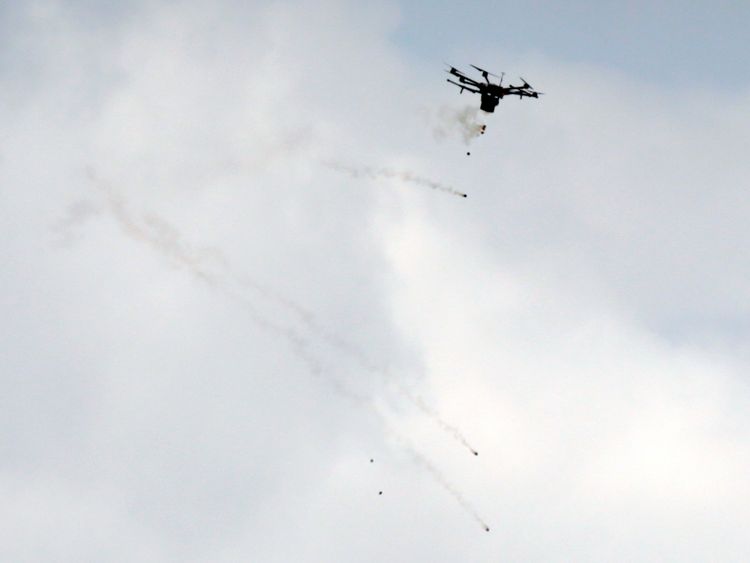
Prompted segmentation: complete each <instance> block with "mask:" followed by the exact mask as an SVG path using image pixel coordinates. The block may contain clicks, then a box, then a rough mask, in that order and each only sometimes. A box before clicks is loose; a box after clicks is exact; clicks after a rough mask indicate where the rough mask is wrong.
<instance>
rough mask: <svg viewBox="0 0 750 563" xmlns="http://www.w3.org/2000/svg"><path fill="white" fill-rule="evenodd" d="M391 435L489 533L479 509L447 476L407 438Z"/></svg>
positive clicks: (396, 434) (395, 434)
mask: <svg viewBox="0 0 750 563" xmlns="http://www.w3.org/2000/svg"><path fill="white" fill-rule="evenodd" d="M391 433H392V434H393V435H394V436H395V437H396V439H397V440H398V442H400V444H401V445H402V446H403V447H404V449H405V450H406V451H407V452H409V454H410V455H411V457H412V459H413V460H414V461H415V462H416V464H417V465H418V466H420V467H422V468H423V469H425V470H427V472H428V473H429V474H430V475H431V476H432V478H433V479H435V481H436V482H437V483H438V484H439V485H440V486H441V487H443V489H445V490H446V491H447V492H448V493H450V495H451V496H452V497H453V498H454V499H456V502H458V504H460V505H461V508H463V509H464V510H465V511H466V512H467V513H468V514H469V515H470V516H471V517H472V518H473V519H474V520H475V521H476V522H477V523H478V524H479V525H480V526H482V529H483V530H484V531H485V532H489V531H490V527H489V526H488V525H487V522H485V520H484V518H482V517H481V516H480V515H479V512H477V509H476V508H474V506H473V505H472V504H471V503H470V502H469V501H468V500H466V498H465V497H464V495H463V494H461V491H459V490H458V488H456V486H455V485H454V484H453V483H451V482H450V481H448V479H447V478H446V477H445V475H443V474H442V472H441V471H440V470H439V469H438V468H437V467H435V466H434V465H433V464H432V463H430V461H429V460H428V459H427V458H426V457H425V456H424V455H422V454H421V453H419V451H417V449H416V448H414V446H413V445H412V444H411V443H410V442H409V441H408V440H407V439H406V438H404V437H403V436H401V435H399V434H398V433H395V432H393V431H391Z"/></svg>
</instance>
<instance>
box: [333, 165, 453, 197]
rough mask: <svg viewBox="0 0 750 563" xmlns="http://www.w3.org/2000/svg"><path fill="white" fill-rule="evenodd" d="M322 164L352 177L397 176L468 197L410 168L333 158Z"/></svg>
mask: <svg viewBox="0 0 750 563" xmlns="http://www.w3.org/2000/svg"><path fill="white" fill-rule="evenodd" d="M322 164H323V165H324V166H327V167H328V168H330V169H332V170H337V171H339V172H344V173H346V174H348V175H349V176H351V177H352V178H369V179H370V180H380V179H382V178H387V179H392V178H395V179H398V180H401V181H403V182H406V183H409V184H414V185H416V186H422V187H425V188H430V189H431V190H437V191H440V192H445V193H448V194H451V195H455V196H458V197H467V195H466V194H465V193H464V192H461V191H458V190H457V189H455V188H453V187H452V186H448V185H446V184H441V183H440V182H436V181H434V180H430V179H429V178H425V177H424V176H418V175H416V174H414V173H413V172H410V171H408V170H395V169H393V168H372V167H369V166H351V165H349V164H342V163H340V162H336V161H331V160H327V161H324V162H323V163H322Z"/></svg>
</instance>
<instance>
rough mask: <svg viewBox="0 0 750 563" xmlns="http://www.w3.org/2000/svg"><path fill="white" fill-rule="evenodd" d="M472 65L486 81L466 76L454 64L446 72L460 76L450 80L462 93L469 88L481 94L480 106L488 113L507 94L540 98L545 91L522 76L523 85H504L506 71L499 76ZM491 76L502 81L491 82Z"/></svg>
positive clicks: (492, 110)
mask: <svg viewBox="0 0 750 563" xmlns="http://www.w3.org/2000/svg"><path fill="white" fill-rule="evenodd" d="M449 66H450V65H449ZM470 66H472V67H473V68H475V69H477V70H478V71H479V72H481V73H482V76H483V77H484V80H485V81H484V82H480V81H478V80H474V79H473V78H470V77H468V76H466V75H465V74H464V73H463V72H461V71H460V70H458V69H456V68H454V67H452V66H451V67H450V70H448V71H446V72H447V73H448V74H452V75H453V76H455V77H456V78H458V82H455V81H453V80H451V79H450V78H449V79H448V82H450V83H451V84H455V85H456V86H458V87H459V88H461V92H460V93H461V94H463V93H464V90H468V91H469V92H473V93H474V94H481V96H482V102H481V104H480V106H479V107H480V108H481V109H482V111H486V112H487V113H492V112H494V111H495V108H496V107H497V104H498V103H499V102H500V100H501V99H502V98H504V97H505V96H518V97H519V98H520V99H522V100H523V99H524V98H538V97H539V96H541V95H542V94H543V93H544V92H537V91H536V90H534V88H532V86H531V84H529V83H528V82H526V80H524V79H523V78H521V80H523V85H522V86H513V85H512V84H509V85H508V86H503V78H504V77H505V73H504V72H503V73H502V74H501V75H500V76H498V75H497V74H492V73H491V72H487V71H486V70H484V69H483V68H479V67H478V66H474V65H470ZM490 76H494V77H496V78H499V79H500V81H499V82H498V83H497V84H493V83H492V82H490V78H489V77H490Z"/></svg>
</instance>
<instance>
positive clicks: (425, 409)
mask: <svg viewBox="0 0 750 563" xmlns="http://www.w3.org/2000/svg"><path fill="white" fill-rule="evenodd" d="M396 385H397V387H398V390H399V393H401V395H403V396H404V397H406V398H407V399H408V400H409V401H410V402H411V403H412V404H413V405H414V406H415V407H417V408H418V409H419V410H420V411H422V413H423V414H425V415H427V416H428V417H429V418H431V419H432V420H433V421H435V423H437V425H438V426H440V428H441V429H443V430H444V431H445V432H447V433H448V434H450V435H451V436H452V437H453V438H454V439H455V440H456V441H458V442H459V443H460V444H462V445H463V446H464V447H465V448H467V449H468V450H469V451H470V452H471V453H473V454H474V455H475V456H476V455H479V452H478V451H476V450H475V449H474V448H473V447H471V444H469V441H468V440H467V439H466V438H465V437H464V435H463V434H461V432H460V431H459V429H458V428H456V427H455V426H453V425H451V424H448V423H447V422H446V421H445V420H443V418H442V417H441V416H440V415H439V414H438V413H437V412H436V411H435V410H434V409H432V408H431V407H430V406H429V405H427V403H425V402H424V401H423V400H422V398H421V397H419V396H418V395H414V394H413V393H411V392H410V391H409V390H408V389H406V388H405V387H404V386H403V385H401V384H400V383H396Z"/></svg>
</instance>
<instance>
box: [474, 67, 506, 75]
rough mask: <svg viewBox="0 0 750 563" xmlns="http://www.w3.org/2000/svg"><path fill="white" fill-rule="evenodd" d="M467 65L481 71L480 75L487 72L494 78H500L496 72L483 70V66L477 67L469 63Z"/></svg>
mask: <svg viewBox="0 0 750 563" xmlns="http://www.w3.org/2000/svg"><path fill="white" fill-rule="evenodd" d="M469 66H471V67H474V68H475V69H477V70H478V71H479V72H481V73H482V75H487V74H489V75H490V76H494V77H495V78H500V77H499V76H498V75H497V74H492V73H491V72H489V71H487V70H484V69H483V68H479V67H478V66H476V65H469ZM504 74H505V73H503V75H504Z"/></svg>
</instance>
